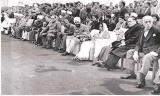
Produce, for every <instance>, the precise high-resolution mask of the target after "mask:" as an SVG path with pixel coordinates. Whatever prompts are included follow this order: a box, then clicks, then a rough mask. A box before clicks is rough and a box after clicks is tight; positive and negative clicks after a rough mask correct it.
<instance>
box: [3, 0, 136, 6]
mask: <svg viewBox="0 0 160 96" xmlns="http://www.w3.org/2000/svg"><path fill="white" fill-rule="evenodd" d="M19 1H22V2H23V3H24V4H29V5H31V4H32V3H44V2H47V3H53V2H62V3H66V2H73V1H81V2H83V3H85V4H86V3H89V2H92V1H98V2H100V3H103V4H109V2H111V1H112V2H113V3H114V4H117V3H118V2H119V1H120V0H8V4H7V0H1V4H2V6H4V5H9V6H13V5H18V2H19ZM124 1H126V3H128V2H133V1H134V0H124Z"/></svg>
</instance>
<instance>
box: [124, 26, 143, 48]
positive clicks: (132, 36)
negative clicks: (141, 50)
mask: <svg viewBox="0 0 160 96" xmlns="http://www.w3.org/2000/svg"><path fill="white" fill-rule="evenodd" d="M141 30H142V26H141V25H139V24H135V25H134V26H132V27H131V28H129V29H128V30H127V31H126V32H125V43H126V45H131V44H136V43H137V42H138V38H139V35H140V33H141Z"/></svg>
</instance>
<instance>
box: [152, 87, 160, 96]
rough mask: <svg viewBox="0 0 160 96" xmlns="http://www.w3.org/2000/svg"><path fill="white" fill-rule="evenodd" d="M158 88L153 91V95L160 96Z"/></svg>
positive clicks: (159, 88)
mask: <svg viewBox="0 0 160 96" xmlns="http://www.w3.org/2000/svg"><path fill="white" fill-rule="evenodd" d="M157 87H158V88H155V89H154V90H153V91H151V94H153V95H157V94H160V86H157Z"/></svg>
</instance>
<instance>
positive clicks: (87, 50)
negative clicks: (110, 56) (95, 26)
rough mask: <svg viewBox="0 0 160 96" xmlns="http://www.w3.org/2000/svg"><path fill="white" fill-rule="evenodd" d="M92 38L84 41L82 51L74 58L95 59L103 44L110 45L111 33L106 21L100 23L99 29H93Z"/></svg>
mask: <svg viewBox="0 0 160 96" xmlns="http://www.w3.org/2000/svg"><path fill="white" fill-rule="evenodd" d="M90 35H91V40H90V41H85V42H83V43H82V45H81V48H80V52H79V53H78V54H77V55H76V56H75V57H74V60H77V61H79V60H93V57H97V56H98V54H99V53H100V51H101V49H102V48H103V46H107V45H110V44H111V43H110V42H111V41H112V40H111V39H110V34H109V31H108V28H107V25H106V24H105V23H100V25H99V30H92V31H91V33H90Z"/></svg>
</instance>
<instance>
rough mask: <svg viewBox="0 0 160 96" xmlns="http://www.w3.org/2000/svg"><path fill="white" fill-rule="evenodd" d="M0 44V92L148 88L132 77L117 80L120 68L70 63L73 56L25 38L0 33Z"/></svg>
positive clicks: (98, 92)
mask: <svg viewBox="0 0 160 96" xmlns="http://www.w3.org/2000/svg"><path fill="white" fill-rule="evenodd" d="M1 45H2V47H1V52H2V54H1V55H2V58H1V59H2V65H1V68H2V77H1V78H2V83H1V84H2V91H1V92H2V94H5V95H12V94H14V95H64V94H68V95H82V94H85V95H104V94H106V95H109V94H116V95H127V94H128V95H129V94H130V95H132V94H134V95H140V94H143V95H145V94H149V91H150V90H151V89H152V88H151V86H147V87H146V88H145V89H137V88H135V84H136V82H135V80H121V79H119V77H120V76H121V75H123V74H124V73H123V72H121V71H120V70H114V71H111V72H110V71H106V70H105V69H102V68H97V67H95V66H91V62H86V61H85V62H80V63H77V62H73V61H72V58H73V56H66V57H63V56H61V55H60V54H59V53H57V52H55V51H53V50H47V49H43V48H41V47H39V46H35V45H33V44H31V43H30V42H28V41H20V40H17V39H13V38H9V37H8V36H6V35H2V36H1ZM149 79H150V78H149ZM147 83H151V82H150V80H148V81H147ZM148 85H150V84H148Z"/></svg>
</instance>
